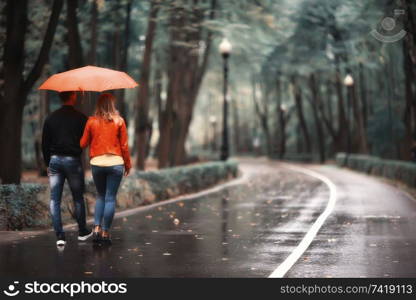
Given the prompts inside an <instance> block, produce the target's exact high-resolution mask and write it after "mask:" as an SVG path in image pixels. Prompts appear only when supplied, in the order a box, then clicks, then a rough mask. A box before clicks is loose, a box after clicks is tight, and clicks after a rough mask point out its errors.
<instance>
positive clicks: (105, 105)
mask: <svg viewBox="0 0 416 300" xmlns="http://www.w3.org/2000/svg"><path fill="white" fill-rule="evenodd" d="M115 100H116V98H115V97H114V96H113V95H112V94H110V93H104V94H101V95H100V97H99V98H98V101H97V105H96V107H95V116H96V117H99V118H101V119H104V120H106V121H117V120H118V119H119V118H120V114H119V112H118V111H117V109H116V106H115Z"/></svg>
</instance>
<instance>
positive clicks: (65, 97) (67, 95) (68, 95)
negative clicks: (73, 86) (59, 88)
mask: <svg viewBox="0 0 416 300" xmlns="http://www.w3.org/2000/svg"><path fill="white" fill-rule="evenodd" d="M73 94H75V92H74V91H66V92H60V93H59V98H61V101H62V103H65V102H67V101H68V100H69V99H70V98H71V96H72V95H73Z"/></svg>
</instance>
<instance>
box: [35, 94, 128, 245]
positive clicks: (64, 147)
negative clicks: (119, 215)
mask: <svg viewBox="0 0 416 300" xmlns="http://www.w3.org/2000/svg"><path fill="white" fill-rule="evenodd" d="M59 97H60V98H61V101H62V107H61V108H60V109H58V110H56V111H54V112H53V113H51V114H50V115H49V116H48V118H47V119H46V120H45V124H44V127H43V135H42V152H43V158H44V160H45V163H46V165H47V166H48V177H49V184H50V189H51V199H50V212H51V216H52V223H53V228H54V230H55V233H56V237H57V242H56V244H57V245H58V246H64V245H65V243H66V240H65V232H64V230H63V227H62V220H61V198H62V191H63V187H64V182H65V179H66V180H67V181H68V185H69V188H70V190H71V193H72V197H73V201H74V212H75V218H76V221H77V223H78V230H79V235H78V240H80V241H85V240H87V239H88V238H90V237H91V236H93V242H95V243H100V244H108V245H110V244H111V238H110V233H109V230H110V228H111V223H112V220H113V217H114V212H115V205H116V196H117V191H118V188H119V186H120V182H121V179H122V177H123V174H124V175H125V176H127V175H128V174H129V171H130V168H131V162H130V154H129V148H128V143H127V140H128V138H127V130H126V123H125V121H124V120H123V118H122V117H121V116H120V115H119V113H118V111H117V110H116V109H115V97H114V96H113V95H112V94H109V93H105V94H101V95H100V97H99V99H98V102H97V105H96V109H95V114H94V116H92V117H89V118H87V117H86V116H85V115H84V114H83V113H81V112H79V111H77V110H76V109H75V108H74V105H75V104H76V102H77V94H76V93H75V92H72V91H69V92H61V93H59ZM87 146H89V147H90V149H89V156H90V164H91V169H92V176H93V179H94V184H95V186H96V189H97V195H98V196H97V199H96V203H95V215H94V228H93V230H91V229H89V228H87V225H86V216H85V202H84V171H83V167H82V163H81V153H82V148H86V147H87Z"/></svg>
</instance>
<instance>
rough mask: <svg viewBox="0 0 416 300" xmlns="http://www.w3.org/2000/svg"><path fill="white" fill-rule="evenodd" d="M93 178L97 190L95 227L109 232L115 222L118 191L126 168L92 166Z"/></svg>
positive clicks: (121, 166)
mask: <svg viewBox="0 0 416 300" xmlns="http://www.w3.org/2000/svg"><path fill="white" fill-rule="evenodd" d="M91 170H92V177H93V179H94V183H95V187H96V188H97V194H98V197H97V200H96V202H95V217H94V225H100V226H101V227H102V229H103V230H109V229H110V227H111V223H112V222H113V217H114V212H115V205H116V198H117V191H118V188H119V186H120V182H121V179H122V178H123V172H124V166H123V165H117V166H110V167H100V166H91Z"/></svg>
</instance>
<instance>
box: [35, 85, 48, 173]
mask: <svg viewBox="0 0 416 300" xmlns="http://www.w3.org/2000/svg"><path fill="white" fill-rule="evenodd" d="M48 114H49V93H48V92H47V91H40V95H39V112H38V127H37V129H36V134H35V152H36V153H35V154H36V165H37V169H38V174H39V176H46V175H47V172H46V168H47V166H46V165H45V162H44V160H43V158H42V129H43V124H44V122H45V119H46V117H47V115H48Z"/></svg>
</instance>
